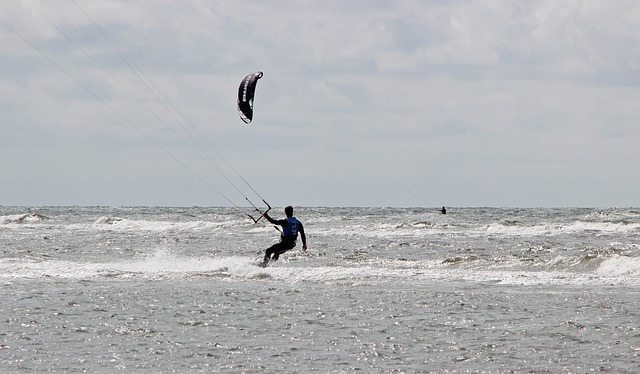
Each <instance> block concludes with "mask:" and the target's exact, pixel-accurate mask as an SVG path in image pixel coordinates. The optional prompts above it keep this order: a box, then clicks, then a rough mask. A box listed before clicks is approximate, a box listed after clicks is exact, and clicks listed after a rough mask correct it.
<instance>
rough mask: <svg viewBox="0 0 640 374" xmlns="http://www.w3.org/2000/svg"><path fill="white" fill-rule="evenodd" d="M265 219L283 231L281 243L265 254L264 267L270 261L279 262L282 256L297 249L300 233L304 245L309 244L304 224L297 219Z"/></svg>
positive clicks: (268, 249) (266, 216) (270, 248)
mask: <svg viewBox="0 0 640 374" xmlns="http://www.w3.org/2000/svg"><path fill="white" fill-rule="evenodd" d="M265 218H266V219H267V220H268V221H269V222H271V223H272V224H274V225H278V226H281V227H282V231H281V235H280V243H276V244H274V245H272V246H271V247H269V248H267V250H266V251H265V252H264V261H263V262H262V264H263V266H266V265H267V263H268V262H269V260H273V261H277V260H278V258H279V257H280V255H281V254H283V253H284V252H286V251H288V250H290V249H292V248H293V247H295V246H296V240H298V233H300V237H301V238H302V244H304V245H306V244H307V237H306V236H305V235H304V227H303V226H302V222H300V221H298V219H297V218H296V217H287V218H285V219H279V220H275V219H273V218H271V217H269V216H268V215H265Z"/></svg>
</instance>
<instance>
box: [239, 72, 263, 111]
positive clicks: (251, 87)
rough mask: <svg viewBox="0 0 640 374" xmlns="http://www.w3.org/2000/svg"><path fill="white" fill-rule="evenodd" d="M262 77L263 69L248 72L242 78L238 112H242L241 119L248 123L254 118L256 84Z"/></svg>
mask: <svg viewBox="0 0 640 374" xmlns="http://www.w3.org/2000/svg"><path fill="white" fill-rule="evenodd" d="M260 78H262V72H261V71H256V72H255V73H253V74H247V75H245V76H244V79H242V82H241V83H240V88H238V113H239V114H240V119H242V120H243V121H244V123H246V124H248V123H250V122H251V120H252V119H253V95H254V94H255V92H256V85H257V84H258V79H260Z"/></svg>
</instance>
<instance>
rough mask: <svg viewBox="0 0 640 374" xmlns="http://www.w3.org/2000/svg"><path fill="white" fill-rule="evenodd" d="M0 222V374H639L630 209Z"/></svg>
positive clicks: (152, 213)
mask: <svg viewBox="0 0 640 374" xmlns="http://www.w3.org/2000/svg"><path fill="white" fill-rule="evenodd" d="M296 215H297V216H298V218H299V219H300V220H301V221H303V222H304V224H305V229H306V231H307V236H308V240H309V249H310V250H309V251H308V252H307V253H303V252H301V251H300V250H299V248H296V249H294V250H293V251H291V252H288V253H286V254H285V255H283V256H282V257H281V260H280V261H279V262H278V263H276V264H275V265H273V266H271V267H268V268H266V269H262V268H259V267H257V266H256V264H257V262H258V260H259V259H260V258H261V256H262V251H263V249H264V248H266V247H267V246H269V245H270V244H271V243H272V242H274V241H276V240H277V235H278V233H277V232H276V231H275V230H274V229H273V228H272V227H271V226H270V225H268V224H263V223H262V222H260V223H259V224H257V225H256V224H253V223H252V222H251V221H249V222H247V221H248V220H245V219H243V218H242V217H241V216H239V215H238V214H237V212H236V211H234V210H231V209H225V208H153V207H152V208H148V207H140V208H106V207H43V208H24V207H2V208H0V289H1V290H2V292H1V293H0V299H1V300H0V324H1V326H2V328H1V329H0V368H1V369H2V371H3V372H8V373H13V372H16V373H21V372H35V371H37V372H40V371H47V370H51V371H64V372H82V371H93V372H113V371H116V370H117V369H125V370H134V369H143V370H140V371H143V372H181V373H182V372H217V371H220V372H256V371H265V372H283V371H284V372H354V371H363V372H508V371H516V372H522V371H535V372H545V371H546V372H554V373H556V372H589V371H605V372H607V371H608V372H625V371H627V372H637V371H638V370H639V369H640V357H639V356H638V355H639V354H640V331H639V330H638V325H639V323H638V321H640V292H639V291H640V261H639V260H638V253H639V251H638V249H639V248H640V211H639V210H637V209H497V208H466V209H456V208H451V209H449V214H447V215H441V214H439V213H438V212H437V210H433V209H395V208H300V209H297V211H296Z"/></svg>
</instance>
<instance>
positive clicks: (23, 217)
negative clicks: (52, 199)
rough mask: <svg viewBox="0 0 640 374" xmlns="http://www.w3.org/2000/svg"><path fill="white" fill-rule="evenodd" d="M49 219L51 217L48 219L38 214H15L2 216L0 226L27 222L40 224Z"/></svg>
mask: <svg viewBox="0 0 640 374" xmlns="http://www.w3.org/2000/svg"><path fill="white" fill-rule="evenodd" d="M48 219H49V217H46V216H43V215H41V214H37V213H25V214H14V215H7V216H0V225H8V224H16V223H25V222H40V221H44V220H48Z"/></svg>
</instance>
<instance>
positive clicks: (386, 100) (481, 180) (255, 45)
mask: <svg viewBox="0 0 640 374" xmlns="http://www.w3.org/2000/svg"><path fill="white" fill-rule="evenodd" d="M639 9H640V6H639V5H637V4H636V2H635V1H616V2H613V3H611V2H604V1H602V2H600V1H594V2H583V1H563V2H560V3H558V2H554V1H538V2H524V3H523V2H520V1H499V2H491V3H487V2H483V1H471V2H469V1H447V2H438V1H435V2H422V1H408V0H407V1H398V2H393V3H389V2H378V1H355V2H328V3H327V2H324V3H318V2H313V1H300V2H295V3H291V2H288V1H270V2H261V1H243V2H207V1H180V2H178V1H169V0H167V1H143V0H139V1H115V0H114V1H108V0H102V1H83V0H75V1H73V0H69V1H64V2H58V1H55V2H54V1H35V0H31V1H29V2H17V3H16V2H4V3H2V4H0V14H2V16H0V18H1V20H2V22H3V23H2V24H0V42H2V45H3V49H2V51H0V54H1V55H0V58H2V61H3V62H4V63H3V64H2V65H0V94H1V95H2V97H3V101H2V103H1V104H0V121H1V122H2V123H3V124H6V125H5V126H4V134H3V137H2V140H0V144H1V145H3V149H2V150H0V152H2V153H1V154H0V156H2V157H0V158H1V159H2V160H3V161H2V162H3V170H7V171H6V172H5V173H4V176H3V178H4V179H3V180H4V181H5V182H3V185H4V186H5V188H6V189H7V192H8V193H7V194H6V195H8V196H13V197H12V198H13V199H14V200H13V201H15V203H20V204H35V203H40V202H41V201H43V202H44V203H48V204H67V203H69V204H83V203H87V204H96V203H100V204H119V205H122V204H146V205H175V204H186V205H216V204H226V202H225V200H224V199H221V198H220V196H217V193H216V192H215V191H211V188H209V186H207V184H211V185H213V186H214V187H216V188H217V189H220V190H222V191H223V192H224V193H229V194H235V189H234V188H233V186H229V185H228V183H227V182H226V180H225V178H224V177H222V176H220V175H219V174H218V173H217V172H216V171H215V170H212V168H211V166H210V165H208V163H207V162H206V161H205V160H203V159H202V157H200V156H199V155H198V153H197V152H196V150H197V149H198V148H199V147H200V145H199V144H198V143H197V141H195V140H194V139H193V137H196V138H198V139H200V138H199V133H202V134H203V135H205V137H206V138H207V139H208V140H209V141H210V142H211V143H213V145H214V146H215V147H216V149H217V150H218V151H220V152H221V153H222V154H223V155H224V157H225V159H228V160H229V161H230V163H232V164H233V166H234V167H237V169H239V170H241V173H242V175H243V176H245V177H247V178H248V179H251V180H253V181H257V182H255V183H256V184H257V185H258V186H259V189H260V190H264V191H265V192H266V193H265V195H266V194H268V195H270V196H271V197H272V198H273V199H278V200H289V199H296V200H297V202H295V204H296V205H317V204H320V205H412V204H416V203H419V202H416V201H415V199H414V198H413V197H412V196H410V195H407V194H401V193H399V191H406V190H407V189H409V190H411V191H420V190H421V189H424V190H425V193H428V194H429V195H431V196H437V198H434V200H433V204H434V205H441V204H442V203H444V202H445V201H446V204H447V205H451V204H453V205H520V206H538V205H545V206H549V205H591V206H593V205H598V206H600V205H638V203H640V201H638V197H637V193H636V192H635V191H634V189H633V188H632V187H618V186H637V185H638V183H639V182H640V176H639V175H638V174H637V173H634V172H629V171H632V170H635V166H634V165H635V163H637V160H638V151H637V149H638V147H637V146H636V145H637V144H639V143H640V133H639V130H638V129H639V128H640V127H638V119H639V118H640V113H639V109H638V106H637V102H638V99H639V98H638V95H639V94H638V92H639V91H638V85H639V84H640V79H639V78H638V77H640V75H639V74H638V68H639V60H640V59H639V58H640V48H638V45H640V43H638V42H639V39H640V36H639V35H640V19H639V18H640V10H639ZM94 22H95V23H94ZM96 26H98V27H99V28H98V27H96ZM105 36H107V37H108V39H106V38H105ZM87 55H89V56H90V58H89V57H87ZM124 56H126V57H128V58H129V59H130V60H129V61H125V59H124ZM132 69H133V70H132ZM135 69H139V70H140V71H139V72H136V71H134V70H135ZM256 70H262V71H264V72H265V76H264V78H263V79H262V80H261V81H260V82H259V84H258V91H257V95H256V102H255V105H256V119H255V121H254V123H252V124H251V125H250V126H245V125H244V124H242V123H241V122H240V120H239V119H238V118H237V113H236V110H235V93H236V91H237V85H238V84H239V81H240V79H241V78H242V76H244V74H247V73H249V72H253V71H256ZM185 117H186V118H185ZM198 141H200V142H201V141H202V140H198ZM17 149H19V150H20V152H19V153H16V150H17ZM212 154H213V155H214V157H215V158H218V157H219V156H218V155H217V154H216V153H215V152H212ZM176 159H177V160H176ZM222 164H223V165H224V163H222ZM9 165H10V166H9ZM91 165H96V167H95V168H92V167H91ZM27 170H28V173H27V172H26V171H27ZM56 173H57V174H56ZM23 174H28V180H29V181H31V182H32V183H36V182H37V181H38V180H45V179H51V178H52V177H53V175H58V178H54V179H56V180H57V182H56V183H54V185H51V189H57V191H52V192H51V193H50V194H47V196H48V197H47V198H46V199H44V198H42V197H41V196H38V195H37V194H36V193H35V192H34V191H31V190H29V191H23V190H21V189H20V188H19V186H20V184H21V183H22V184H23V183H26V182H25V180H24V178H23ZM194 174H195V175H194ZM230 174H233V173H230ZM596 176H597V177H596ZM25 178H26V177H25ZM39 178H40V179H39ZM202 179H204V180H206V183H203V181H202ZM65 180H74V181H75V184H76V185H78V186H82V188H83V191H84V192H83V193H82V194H80V193H78V191H77V190H78V189H79V187H78V188H76V187H74V186H73V185H69V184H68V183H65V182H64V181H65ZM92 180H100V182H95V183H93V182H92ZM159 180H162V181H163V183H167V184H168V185H167V186H166V187H163V188H166V193H164V192H163V193H158V194H145V193H144V192H141V191H145V190H150V189H154V188H156V187H157V185H158V183H157V182H156V181H159ZM34 181H36V182H34ZM612 181H616V183H614V184H612ZM110 183H113V186H111V187H112V188H109V187H105V186H107V185H109V184H110ZM289 183H294V184H295V186H296V188H295V189H294V191H293V192H291V191H284V188H283V185H288V184H289ZM123 184H126V185H127V186H129V187H127V188H123V187H117V186H122V185H123ZM614 185H615V186H616V187H615V188H614V187H613V186H614ZM172 186H173V187H172ZM185 189H186V190H185ZM86 191H95V193H94V194H92V193H91V192H86ZM171 191H174V192H173V193H171ZM602 191H605V192H606V191H611V193H602ZM614 191H615V192H614ZM596 192H597V193H596ZM80 196H82V198H81V199H80V198H79V197H80ZM212 196H213V197H212ZM501 197H504V199H503V200H501ZM76 198H78V199H79V200H81V201H75V200H74V199H76ZM239 200H240V201H243V198H242V197H240V199H239ZM435 200H437V201H435ZM283 203H284V202H283ZM281 205H282V204H281Z"/></svg>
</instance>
